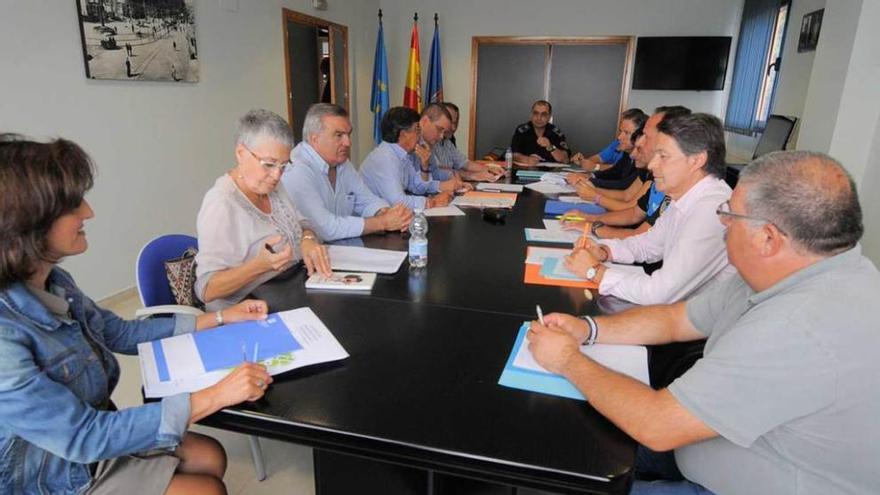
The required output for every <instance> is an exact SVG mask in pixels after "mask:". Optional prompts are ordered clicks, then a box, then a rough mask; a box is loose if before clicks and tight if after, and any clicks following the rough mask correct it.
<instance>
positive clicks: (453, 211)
mask: <svg viewBox="0 0 880 495" xmlns="http://www.w3.org/2000/svg"><path fill="white" fill-rule="evenodd" d="M423 213H424V214H425V216H426V217H461V216H464V214H465V213H464V212H463V211H461V210H459V209H458V208H456V207H455V206H452V205H449V206H437V207H435V208H428V209H427V210H425V211H424V212H423Z"/></svg>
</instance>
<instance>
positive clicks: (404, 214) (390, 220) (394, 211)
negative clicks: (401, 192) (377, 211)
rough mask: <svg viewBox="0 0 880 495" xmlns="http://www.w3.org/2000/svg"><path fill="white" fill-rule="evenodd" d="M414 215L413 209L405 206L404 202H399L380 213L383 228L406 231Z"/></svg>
mask: <svg viewBox="0 0 880 495" xmlns="http://www.w3.org/2000/svg"><path fill="white" fill-rule="evenodd" d="M412 217H413V212H412V210H410V209H409V208H407V207H406V206H404V205H403V203H398V204H396V205H394V206H392V207H391V208H388V209H386V210H385V211H384V212H382V214H381V215H379V218H380V219H381V220H382V229H383V230H386V231H389V232H391V231H400V232H404V231H406V229H408V228H409V223H410V222H411V221H412Z"/></svg>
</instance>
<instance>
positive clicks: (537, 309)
mask: <svg viewBox="0 0 880 495" xmlns="http://www.w3.org/2000/svg"><path fill="white" fill-rule="evenodd" d="M535 311H537V312H538V321H540V322H541V325H543V326H547V325H545V324H544V312H543V311H541V305H539V304H536V305H535Z"/></svg>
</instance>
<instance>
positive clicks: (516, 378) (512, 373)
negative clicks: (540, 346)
mask: <svg viewBox="0 0 880 495" xmlns="http://www.w3.org/2000/svg"><path fill="white" fill-rule="evenodd" d="M528 331H529V324H528V322H523V324H522V326H521V327H519V333H518V334H517V335H516V342H514V344H513V350H511V351H510V357H509V358H507V364H506V365H505V366H504V371H502V372H501V378H499V379H498V384H499V385H504V386H505V387H511V388H518V389H520V390H528V391H531V392H539V393H542V394H548V395H558V396H560V397H567V398H569V399H577V400H583V401H586V400H587V399H586V398H585V397H584V394H582V393H580V391H578V389H577V388H576V387H575V386H574V385H572V384H571V382H570V381H568V380H566V379H565V378H564V377H562V376H560V375H556V374H553V373H543V372H540V371H535V370H530V369H525V368H519V367H517V366H514V364H513V361H514V358H516V355H517V353H518V352H519V348H520V347H521V346H522V345H524V344H525V340H526V332H528Z"/></svg>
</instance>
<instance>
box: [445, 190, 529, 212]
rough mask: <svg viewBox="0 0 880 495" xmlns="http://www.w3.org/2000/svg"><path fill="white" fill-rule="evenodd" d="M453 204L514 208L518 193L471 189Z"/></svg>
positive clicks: (454, 200) (453, 201)
mask: <svg viewBox="0 0 880 495" xmlns="http://www.w3.org/2000/svg"><path fill="white" fill-rule="evenodd" d="M452 204H453V205H455V206H464V207H475V208H513V205H514V204H516V193H507V192H500V193H498V192H482V191H471V192H469V193H466V194H464V195H463V196H458V197H457V198H455V199H453V200H452Z"/></svg>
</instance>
